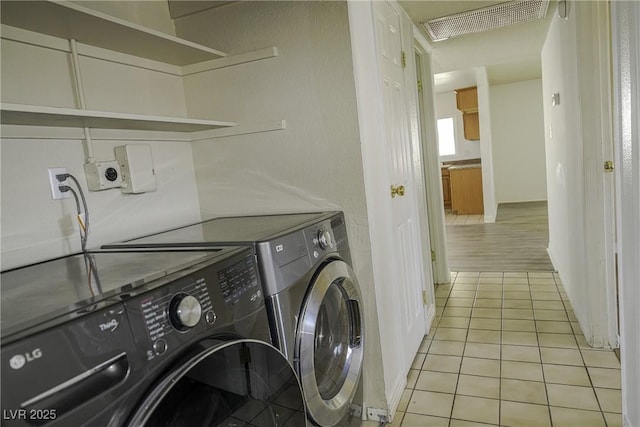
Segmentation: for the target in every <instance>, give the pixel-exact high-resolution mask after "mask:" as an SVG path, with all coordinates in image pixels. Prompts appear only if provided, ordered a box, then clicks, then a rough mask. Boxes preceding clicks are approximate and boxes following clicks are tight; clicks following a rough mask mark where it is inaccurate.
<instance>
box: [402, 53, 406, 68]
mask: <svg viewBox="0 0 640 427" xmlns="http://www.w3.org/2000/svg"><path fill="white" fill-rule="evenodd" d="M402 68H407V54H406V52H405V51H404V50H403V51H402Z"/></svg>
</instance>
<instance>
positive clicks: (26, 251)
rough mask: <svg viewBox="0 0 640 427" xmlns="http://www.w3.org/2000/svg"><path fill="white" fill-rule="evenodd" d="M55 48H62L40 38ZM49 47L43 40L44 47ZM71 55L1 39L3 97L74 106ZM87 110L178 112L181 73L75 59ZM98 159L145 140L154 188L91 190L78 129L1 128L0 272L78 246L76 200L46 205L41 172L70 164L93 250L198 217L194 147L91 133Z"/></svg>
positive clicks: (45, 182) (48, 199) (181, 107)
mask: <svg viewBox="0 0 640 427" xmlns="http://www.w3.org/2000/svg"><path fill="white" fill-rule="evenodd" d="M45 39H46V40H48V41H52V40H53V41H52V43H53V44H54V45H56V44H59V43H62V46H65V45H66V42H65V41H63V40H60V39H53V38H46V37H45ZM45 44H46V43H45ZM69 61H70V60H69V54H68V52H64V51H60V50H57V49H49V48H44V47H37V46H33V45H30V44H24V43H19V42H14V41H7V40H4V39H3V41H2V69H1V72H2V81H1V83H2V101H3V102H13V103H24V104H35V105H49V106H60V107H71V108H73V107H75V106H76V103H75V100H74V96H73V89H72V85H71V82H72V79H71V74H70V71H69ZM80 65H81V70H82V72H83V80H84V83H85V93H86V97H87V105H88V107H89V108H93V109H105V110H109V111H123V112H137V113H146V114H166V115H177V116H184V115H185V113H186V108H185V104H184V91H183V89H182V80H181V78H180V77H177V76H171V75H168V74H165V73H160V72H154V71H150V70H142V69H140V68H136V67H131V66H126V65H121V64H113V63H110V62H106V61H101V60H97V59H90V58H86V57H82V58H81V63H80ZM92 135H93V138H94V148H95V156H96V158H97V160H112V159H114V155H113V147H114V146H117V145H123V144H126V143H149V144H150V145H151V147H152V155H153V160H154V165H155V171H156V176H157V182H158V190H157V191H156V192H153V193H147V194H142V195H124V194H122V193H121V192H120V190H118V189H115V190H108V191H103V192H89V191H88V190H87V185H86V179H85V176H84V169H83V164H84V163H85V154H84V150H83V145H82V138H83V134H82V130H81V129H69V128H42V127H31V126H8V125H5V126H3V127H2V142H1V143H0V149H1V150H2V164H1V176H2V184H1V185H2V203H1V205H2V206H1V214H2V219H1V227H2V230H1V231H2V232H1V239H2V240H1V241H2V269H3V270H4V269H7V268H11V267H15V266H18V265H24V264H28V263H31V262H35V261H39V260H43V259H48V258H53V257H57V256H62V255H65V254H69V253H72V252H76V251H78V250H80V242H79V240H80V239H79V236H78V232H77V226H76V225H75V223H74V219H73V215H75V211H76V206H75V203H74V202H73V199H68V200H62V201H60V200H55V201H54V200H52V199H51V195H50V192H49V180H48V172H47V169H48V168H49V167H66V168H67V170H68V171H69V172H70V173H72V174H73V175H74V176H76V177H77V178H78V180H79V182H80V184H81V186H82V188H83V190H84V192H85V194H86V195H87V202H88V207H89V212H90V220H91V221H90V222H91V223H90V225H91V231H90V235H89V241H88V245H89V247H97V246H99V245H100V244H103V243H107V242H111V241H115V240H119V239H122V238H125V237H132V236H134V235H140V234H144V233H149V232H153V231H158V230H161V229H165V228H168V227H171V226H175V225H176V224H177V223H188V222H193V221H197V220H198V219H199V218H200V209H199V201H198V195H197V192H196V187H195V174H194V169H193V159H192V154H191V147H190V146H189V145H188V144H184V143H173V142H171V141H166V142H158V141H157V139H156V135H149V136H144V135H141V134H137V135H136V138H142V139H141V140H133V139H130V138H132V137H133V135H132V133H131V132H129V133H127V132H124V133H123V132H116V131H98V130H95V131H92Z"/></svg>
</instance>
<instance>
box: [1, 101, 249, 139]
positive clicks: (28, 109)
mask: <svg viewBox="0 0 640 427" xmlns="http://www.w3.org/2000/svg"><path fill="white" fill-rule="evenodd" d="M1 108H2V114H1V116H0V117H1V121H2V124H9V125H28V126H56V127H58V126H62V127H80V128H82V127H89V128H99V129H134V130H156V131H173V132H195V131H202V130H211V129H219V128H225V127H233V126H236V125H237V123H233V122H222V121H215V120H200V119H189V118H182V117H167V116H147V115H140V114H130V113H114V112H109V111H95V110H79V109H75V108H59V107H46V106H36V105H22V104H9V103H2V104H1Z"/></svg>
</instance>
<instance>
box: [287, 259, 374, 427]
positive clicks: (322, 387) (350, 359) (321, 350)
mask: <svg viewBox="0 0 640 427" xmlns="http://www.w3.org/2000/svg"><path fill="white" fill-rule="evenodd" d="M360 302H361V296H360V289H359V286H358V282H357V280H356V277H355V275H354V273H353V270H351V267H349V265H347V264H346V263H344V262H343V261H339V260H334V261H331V262H329V263H328V264H325V266H324V267H322V269H321V270H320V271H319V273H318V274H317V275H316V276H315V279H314V280H313V282H312V283H311V286H310V287H309V290H308V294H307V297H306V299H305V302H304V306H303V308H302V312H301V315H300V319H299V323H298V333H297V336H296V349H295V350H296V360H297V367H298V374H299V375H300V382H301V383H302V390H303V392H304V396H305V400H306V402H307V411H308V413H309V415H310V416H311V417H312V418H313V420H314V421H315V422H316V423H318V424H319V425H321V426H333V425H335V424H336V423H338V422H339V421H340V420H341V419H342V418H344V416H345V415H346V414H347V412H348V410H349V406H350V405H351V401H352V400H353V396H354V394H355V392H356V388H357V385H358V380H359V377H360V372H361V370H362V357H363V350H364V343H363V329H362V324H363V322H362V316H361V310H360Z"/></svg>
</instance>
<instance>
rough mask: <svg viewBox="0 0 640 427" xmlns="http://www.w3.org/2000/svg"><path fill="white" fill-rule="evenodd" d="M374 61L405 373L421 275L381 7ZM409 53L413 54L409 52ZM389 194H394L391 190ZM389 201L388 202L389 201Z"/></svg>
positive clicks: (378, 6)
mask: <svg viewBox="0 0 640 427" xmlns="http://www.w3.org/2000/svg"><path fill="white" fill-rule="evenodd" d="M374 11H375V15H376V23H375V25H376V33H377V40H376V41H377V47H378V61H379V65H380V70H381V77H382V85H383V97H384V124H385V136H386V144H385V145H386V151H387V153H386V154H387V159H388V175H389V177H390V180H391V182H390V183H389V197H392V201H391V211H392V217H393V233H394V259H393V260H391V262H393V264H394V266H395V273H396V282H395V283H390V284H389V285H390V286H394V287H395V289H397V293H398V297H399V298H398V300H399V304H400V305H401V307H400V308H401V310H400V313H398V316H399V317H400V318H401V322H402V324H401V325H400V331H401V333H402V334H403V336H402V339H401V340H400V341H401V342H402V344H403V347H404V348H403V352H402V353H403V355H404V362H405V367H406V369H408V367H409V366H411V362H412V361H413V358H414V357H415V355H416V352H417V350H418V347H419V346H420V343H421V342H422V339H423V337H424V335H425V331H426V325H425V321H424V319H425V315H424V304H423V299H422V288H423V282H424V277H423V270H422V267H421V266H422V260H421V256H422V245H421V241H420V236H421V234H420V225H419V218H418V208H417V200H416V187H415V185H414V183H415V180H414V171H413V167H414V162H413V158H414V153H412V144H411V135H410V132H409V116H408V112H407V99H406V95H405V87H404V85H405V73H404V67H403V58H402V51H403V43H402V42H403V41H402V31H401V22H402V20H401V17H400V15H399V14H398V12H396V10H395V9H394V8H393V7H392V6H391V5H390V4H389V3H388V2H386V1H380V2H374ZM409 52H413V49H409ZM416 154H417V153H416ZM392 189H395V190H392ZM392 195H393V196H392Z"/></svg>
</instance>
